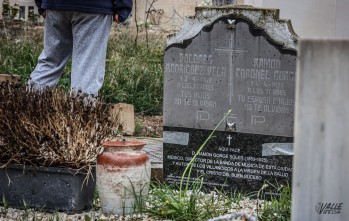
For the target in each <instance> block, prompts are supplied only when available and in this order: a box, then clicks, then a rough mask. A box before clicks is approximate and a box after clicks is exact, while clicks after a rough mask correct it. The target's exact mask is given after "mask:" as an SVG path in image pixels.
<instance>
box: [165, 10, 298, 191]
mask: <svg viewBox="0 0 349 221" xmlns="http://www.w3.org/2000/svg"><path fill="white" fill-rule="evenodd" d="M295 67H296V51H295V50H289V49H283V47H282V45H280V44H278V43H275V41H273V39H272V37H271V36H269V35H267V34H266V32H265V30H263V29H258V28H256V27H255V25H254V24H253V22H251V21H250V20H248V19H245V18H243V17H239V16H235V15H225V16H221V17H218V18H217V19H216V20H215V21H214V22H213V23H212V24H210V25H208V26H205V27H203V28H202V29H201V30H200V31H199V33H198V34H197V35H195V37H192V38H190V39H185V40H184V41H183V42H182V43H173V44H170V45H169V46H168V48H167V49H166V52H165V59H164V179H165V181H166V182H168V183H179V182H180V179H181V176H182V173H183V171H184V169H185V167H186V165H187V164H188V162H189V161H190V160H191V158H192V157H193V156H194V155H195V153H196V151H197V150H198V149H199V147H200V146H201V145H202V144H203V143H204V141H205V140H206V138H207V137H208V136H209V134H210V133H211V132H212V130H213V129H214V128H215V126H216V125H217V124H218V122H219V121H220V120H221V119H222V118H223V117H224V116H225V114H226V113H227V112H228V110H231V112H230V114H229V116H228V117H227V118H226V119H225V122H224V123H223V124H221V125H220V126H219V127H218V129H217V131H216V132H215V134H214V137H213V138H212V139H211V140H210V141H209V143H207V145H206V146H205V147H204V149H203V150H202V152H201V153H200V155H199V156H198V158H197V159H196V161H195V164H194V165H193V175H194V177H195V176H199V175H203V176H204V185H205V186H206V187H209V188H213V187H215V188H224V189H225V190H236V189H237V190H240V191H245V192H252V191H256V190H259V189H260V188H261V187H262V185H263V183H264V182H265V181H269V182H271V183H275V182H278V183H286V182H288V183H290V182H291V174H292V148H293V145H292V142H293V138H292V137H293V118H294V104H295Z"/></svg>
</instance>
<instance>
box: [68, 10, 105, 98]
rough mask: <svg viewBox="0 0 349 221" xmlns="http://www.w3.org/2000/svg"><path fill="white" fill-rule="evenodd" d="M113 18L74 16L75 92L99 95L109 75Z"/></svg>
mask: <svg viewBox="0 0 349 221" xmlns="http://www.w3.org/2000/svg"><path fill="white" fill-rule="evenodd" d="M111 24H112V16H111V15H103V14H89V13H80V12H74V16H73V19H72V30H73V39H74V42H73V55H72V62H73V63H72V73H71V89H72V90H74V91H79V90H81V91H82V92H83V93H87V94H94V95H97V94H98V91H99V89H100V88H101V87H102V84H103V81H104V74H105V62H106V51H107V42H108V38H109V34H110V29H111Z"/></svg>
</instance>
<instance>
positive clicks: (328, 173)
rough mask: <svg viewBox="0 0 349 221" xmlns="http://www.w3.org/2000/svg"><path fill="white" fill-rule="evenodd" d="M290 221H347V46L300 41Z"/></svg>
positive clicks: (345, 42) (347, 43) (341, 42)
mask: <svg viewBox="0 0 349 221" xmlns="http://www.w3.org/2000/svg"><path fill="white" fill-rule="evenodd" d="M299 52H300V55H299V61H298V66H297V73H298V76H297V77H298V80H297V104H296V107H297V108H296V116H295V156H294V179H293V191H292V192H293V195H292V220H293V221H298V220H309V221H312V220H319V221H322V220H332V221H337V220H338V221H339V220H349V172H348V167H349V136H348V131H349V100H348V95H349V62H348V61H349V40H302V41H300V47H299Z"/></svg>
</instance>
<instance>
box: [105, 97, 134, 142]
mask: <svg viewBox="0 0 349 221" xmlns="http://www.w3.org/2000/svg"><path fill="white" fill-rule="evenodd" d="M111 116H112V117H113V118H114V119H115V121H116V122H117V123H118V124H119V129H120V130H121V132H122V133H123V134H124V135H128V136H132V135H133V134H134V132H135V111H134V106H133V105H132V104H125V103H118V104H115V105H114V107H113V109H112V112H111Z"/></svg>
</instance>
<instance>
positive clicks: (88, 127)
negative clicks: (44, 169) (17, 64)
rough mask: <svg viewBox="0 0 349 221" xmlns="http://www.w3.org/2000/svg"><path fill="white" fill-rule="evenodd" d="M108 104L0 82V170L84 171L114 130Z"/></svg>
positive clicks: (77, 95) (96, 99)
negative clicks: (51, 168)
mask: <svg viewBox="0 0 349 221" xmlns="http://www.w3.org/2000/svg"><path fill="white" fill-rule="evenodd" d="M111 108H112V106H111V105H108V104H105V103H102V102H100V101H99V99H98V98H93V97H86V96H82V95H81V93H77V94H75V95H72V94H67V93H65V92H63V91H61V90H58V89H47V90H43V91H37V90H28V89H27V88H26V87H24V86H21V85H18V84H17V85H16V84H9V83H1V84H0V142H3V145H0V167H5V166H6V165H7V164H9V163H20V164H31V165H38V166H58V167H67V168H73V169H81V168H85V167H89V166H90V165H91V164H93V163H94V162H95V159H96V157H97V155H98V154H99V153H100V152H101V148H102V147H101V145H100V143H101V141H103V140H107V139H110V138H111V137H112V136H113V135H115V134H114V130H115V129H116V128H117V125H115V121H113V120H112V119H111V118H110V109H111Z"/></svg>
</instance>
